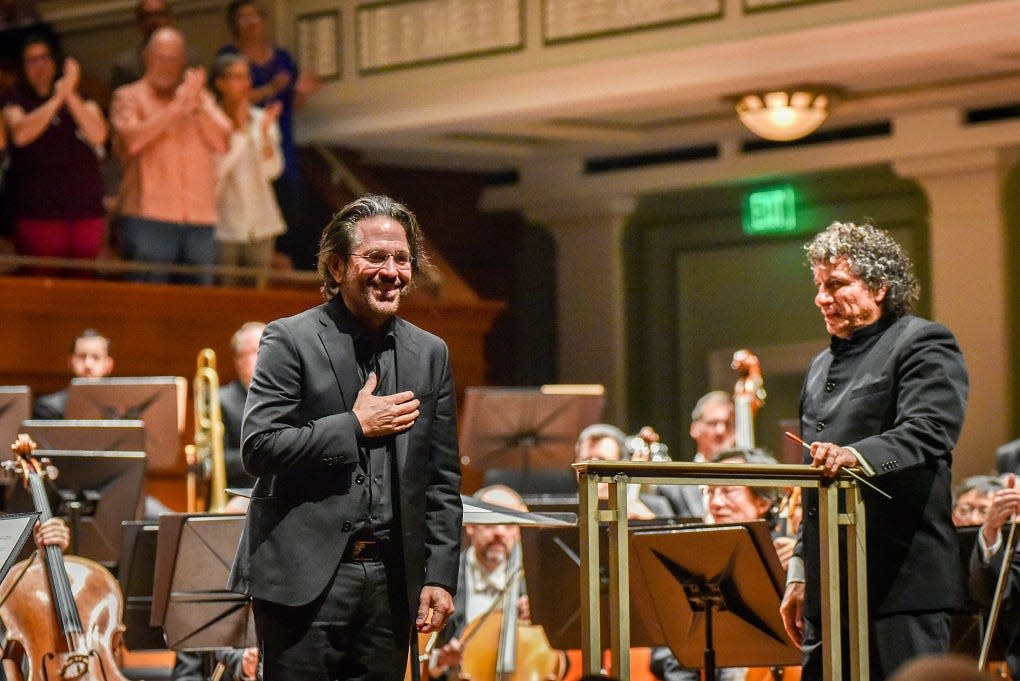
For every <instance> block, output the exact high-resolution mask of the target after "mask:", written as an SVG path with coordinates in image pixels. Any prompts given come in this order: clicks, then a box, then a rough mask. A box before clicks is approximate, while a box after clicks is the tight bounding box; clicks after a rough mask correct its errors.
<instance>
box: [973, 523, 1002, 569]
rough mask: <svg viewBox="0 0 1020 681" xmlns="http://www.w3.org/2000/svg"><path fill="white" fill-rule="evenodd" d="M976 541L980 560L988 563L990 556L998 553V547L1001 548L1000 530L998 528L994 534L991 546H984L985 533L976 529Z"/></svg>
mask: <svg viewBox="0 0 1020 681" xmlns="http://www.w3.org/2000/svg"><path fill="white" fill-rule="evenodd" d="M977 542H978V546H979V547H980V548H981V561H982V562H983V563H988V562H989V561H991V560H992V556H994V555H995V554H996V553H998V552H999V549H1001V548H1002V530H999V531H998V532H997V533H996V534H995V543H994V544H992V545H991V546H985V533H984V532H982V531H981V530H978V536H977Z"/></svg>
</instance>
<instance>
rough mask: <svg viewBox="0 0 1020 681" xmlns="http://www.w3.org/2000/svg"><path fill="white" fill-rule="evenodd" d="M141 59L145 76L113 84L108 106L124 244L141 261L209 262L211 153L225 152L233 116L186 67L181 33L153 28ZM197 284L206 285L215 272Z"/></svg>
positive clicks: (212, 246) (214, 215)
mask: <svg viewBox="0 0 1020 681" xmlns="http://www.w3.org/2000/svg"><path fill="white" fill-rule="evenodd" d="M144 57H145V75H144V76H143V77H142V79H141V80H139V81H137V82H135V83H131V84H130V85H124V86H122V87H120V88H118V89H117V90H116V91H115V92H114V94H113V104H112V106H111V108H110V118H111V121H112V123H113V128H114V132H115V137H114V150H115V151H116V152H117V154H118V156H119V157H120V159H121V163H122V165H123V171H124V172H123V175H124V177H123V180H122V182H121V186H120V196H119V204H120V206H119V209H120V214H121V224H120V237H121V248H122V250H123V253H124V256H125V257H127V258H129V259H132V260H138V261H142V262H154V263H183V264H193V265H211V264H213V263H215V261H216V242H215V237H214V233H213V230H214V226H215V225H216V222H217V220H218V217H219V216H218V211H217V205H216V155H218V154H222V153H224V152H226V150H227V137H228V135H229V134H230V130H231V125H230V121H229V120H228V119H227V117H226V115H225V114H224V113H223V112H222V111H221V110H220V108H219V107H218V106H216V102H215V101H214V100H213V97H212V95H211V94H210V93H209V92H207V91H206V90H205V82H206V76H205V72H204V71H203V70H202V69H198V68H186V59H187V57H186V48H185V43H184V36H183V35H182V34H181V33H180V31H178V30H177V29H174V28H168V27H164V28H160V29H158V30H157V31H156V32H155V33H153V34H152V37H151V38H150V39H149V43H148V45H147V46H146V48H145V54H144ZM150 278H152V279H155V280H160V281H165V280H166V279H167V278H168V277H166V275H162V274H159V273H155V274H153V275H152V276H151V277H150ZM199 281H200V282H202V283H211V281H212V276H211V274H207V275H202V276H201V277H199Z"/></svg>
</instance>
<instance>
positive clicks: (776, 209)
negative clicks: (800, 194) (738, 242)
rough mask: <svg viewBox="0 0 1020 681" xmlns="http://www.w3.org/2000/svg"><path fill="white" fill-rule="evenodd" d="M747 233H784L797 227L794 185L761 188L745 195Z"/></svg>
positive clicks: (745, 225) (744, 216) (745, 226)
mask: <svg viewBox="0 0 1020 681" xmlns="http://www.w3.org/2000/svg"><path fill="white" fill-rule="evenodd" d="M743 218H744V220H743V221H744V233H745V234H753V235H758V234H782V233H784V232H793V231H795V230H796V229H797V202H796V195H795V194H794V192H793V187H791V186H789V185H785V186H782V187H775V188H772V189H761V190H759V191H756V192H751V193H750V194H748V195H747V196H745V197H744V215H743Z"/></svg>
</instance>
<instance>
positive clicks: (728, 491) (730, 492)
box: [707, 485, 750, 499]
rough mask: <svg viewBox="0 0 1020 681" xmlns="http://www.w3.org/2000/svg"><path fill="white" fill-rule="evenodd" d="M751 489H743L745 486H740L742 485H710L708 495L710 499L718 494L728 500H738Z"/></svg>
mask: <svg viewBox="0 0 1020 681" xmlns="http://www.w3.org/2000/svg"><path fill="white" fill-rule="evenodd" d="M749 489H750V488H748V487H743V486H740V485H731V486H722V485H709V487H708V489H707V495H708V496H709V497H712V496H714V495H716V494H721V495H722V496H724V497H726V498H727V499H737V498H739V497H741V496H743V494H744V493H745V492H747V491H749Z"/></svg>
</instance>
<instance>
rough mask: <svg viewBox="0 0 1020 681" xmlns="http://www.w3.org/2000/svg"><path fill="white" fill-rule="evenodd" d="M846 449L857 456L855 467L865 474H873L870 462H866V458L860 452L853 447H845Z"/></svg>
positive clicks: (873, 470)
mask: <svg viewBox="0 0 1020 681" xmlns="http://www.w3.org/2000/svg"><path fill="white" fill-rule="evenodd" d="M847 449H849V450H850V451H851V452H853V453H854V456H855V457H857V467H858V468H860V469H861V470H862V471H864V474H865V475H867V476H872V475H874V474H875V469H874V468H873V467H872V465H871V464H870V463H868V460H867V459H865V458H864V456H863V455H862V454H861V453H860V452H858V451H857V450H856V449H854V448H853V447H847Z"/></svg>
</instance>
